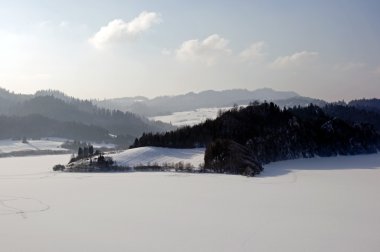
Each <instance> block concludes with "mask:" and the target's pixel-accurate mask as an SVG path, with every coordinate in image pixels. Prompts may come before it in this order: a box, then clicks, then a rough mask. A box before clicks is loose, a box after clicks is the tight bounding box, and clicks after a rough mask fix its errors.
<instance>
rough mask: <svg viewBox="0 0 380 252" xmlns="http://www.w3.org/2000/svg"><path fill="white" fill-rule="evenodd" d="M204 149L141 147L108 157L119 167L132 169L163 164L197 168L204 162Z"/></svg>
mask: <svg viewBox="0 0 380 252" xmlns="http://www.w3.org/2000/svg"><path fill="white" fill-rule="evenodd" d="M204 152H205V149H204V148H196V149H171V148H161V147H141V148H135V149H129V150H126V151H123V152H120V153H117V154H112V155H110V156H111V157H112V158H113V160H114V161H116V163H117V164H118V165H120V166H128V167H134V166H137V165H144V166H146V165H152V164H158V165H162V164H164V163H170V164H171V163H178V162H183V163H185V164H187V163H190V164H192V165H193V166H194V167H198V166H199V165H200V164H202V163H203V162H204Z"/></svg>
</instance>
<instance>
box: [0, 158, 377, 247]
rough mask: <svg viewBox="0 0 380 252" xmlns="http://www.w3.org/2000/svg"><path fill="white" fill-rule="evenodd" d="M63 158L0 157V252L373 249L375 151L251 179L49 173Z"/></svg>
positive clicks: (297, 164)
mask: <svg viewBox="0 0 380 252" xmlns="http://www.w3.org/2000/svg"><path fill="white" fill-rule="evenodd" d="M68 159H69V156H68V155H60V156H40V157H19V158H1V159H0V244H1V247H0V248H1V251H5V252H7V251H18V252H23V251H25V252H26V251H28V252H52V251H54V252H61V251H62V252H63V251H65V252H67V251H92V252H96V251H99V252H100V251H101V252H104V251H112V252H118V251H120V252H121V251H123V252H124V251H165V252H171V251H173V252H178V251H189V252H190V251H191V252H194V251H215V252H221V251H249V252H251V251H266V252H267V251H291V252H297V251H299V252H305V251H342V252H348V251H355V252H356V251H376V252H377V251H380V239H379V237H380V200H379V195H380V155H379V154H375V155H363V156H355V157H334V158H314V159H308V160H302V159H301V160H295V161H285V162H277V163H273V164H270V165H267V166H265V171H264V173H263V174H262V175H261V176H260V177H257V178H246V177H243V176H233V175H212V174H179V173H115V174H107V173H106V174H90V173H87V174H78V173H76V174H73V173H53V172H52V171H51V168H52V166H53V165H54V164H57V163H66V162H67V161H68Z"/></svg>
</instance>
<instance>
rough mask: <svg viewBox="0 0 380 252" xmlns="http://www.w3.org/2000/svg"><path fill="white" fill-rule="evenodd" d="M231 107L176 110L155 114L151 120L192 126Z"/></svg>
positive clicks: (178, 125) (212, 117)
mask: <svg viewBox="0 0 380 252" xmlns="http://www.w3.org/2000/svg"><path fill="white" fill-rule="evenodd" d="M227 109H231V107H223V108H200V109H196V110H191V111H183V112H174V113H172V114H170V115H163V116H153V117H150V118H149V119H150V120H154V121H161V122H165V123H171V124H172V125H174V126H177V127H181V126H186V125H189V126H192V125H196V124H199V123H202V122H204V121H206V119H215V118H216V117H217V115H218V111H219V110H222V111H223V110H227Z"/></svg>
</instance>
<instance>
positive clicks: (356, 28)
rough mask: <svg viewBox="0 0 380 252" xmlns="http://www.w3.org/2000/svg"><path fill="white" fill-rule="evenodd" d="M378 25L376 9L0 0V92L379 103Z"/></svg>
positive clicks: (323, 4) (376, 5) (327, 4)
mask: <svg viewBox="0 0 380 252" xmlns="http://www.w3.org/2000/svg"><path fill="white" fill-rule="evenodd" d="M378 13H380V2H379V1H377V0H374V1H372V0H361V1H360V0H356V1H353V0H344V1H343V0H334V1H331V0H329V1H327V0H319V1H317V0H316V1H309V0H302V1H301V0H292V1H291V0H282V1H272V0H266V1H264V0H263V1H260V0H257V1H256V0H251V1H248V0H247V1H245V0H240V1H238V0H237V1H227V0H219V1H216V0H215V1H198V0H193V1H174V0H166V1H162V0H155V1H144V0H141V1H127V0H124V1H112V0H108V1H86V0H85V1H81V0H76V1H73V0H66V1H54V0H50V1H47V0H46V1H43V0H40V1H38V0H28V1H25V0H24V1H18V0H12V1H3V0H0V87H2V88H6V89H8V90H11V91H14V92H16V93H34V92H35V91H37V90H41V89H56V90H60V91H63V92H65V93H67V94H68V95H71V96H75V97H79V98H98V99H103V98H114V97H130V96H137V95H143V96H147V97H155V96H160V95H176V94H183V93H187V92H199V91H202V90H208V89H214V90H225V89H234V88H245V89H249V90H255V89H258V88H264V87H267V88H273V89H275V90H284V91H295V92H297V93H299V94H301V95H304V96H309V97H315V98H321V99H325V100H328V101H336V100H351V99H354V98H363V97H366V98H373V97H377V98H380V43H379V41H380V28H379V27H380V15H379V14H378Z"/></svg>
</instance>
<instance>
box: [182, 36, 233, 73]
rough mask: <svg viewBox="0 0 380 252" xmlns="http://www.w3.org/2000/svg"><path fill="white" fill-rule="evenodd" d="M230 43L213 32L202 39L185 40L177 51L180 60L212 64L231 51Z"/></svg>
mask: <svg viewBox="0 0 380 252" xmlns="http://www.w3.org/2000/svg"><path fill="white" fill-rule="evenodd" d="M228 43H229V42H228V40H226V39H224V38H222V37H220V36H219V35H218V34H213V35H210V36H208V37H207V38H205V39H204V40H202V41H199V40H198V39H193V40H188V41H185V42H183V43H182V45H181V46H180V47H179V48H178V49H177V50H176V52H175V53H176V57H177V59H178V60H180V61H198V62H202V63H205V64H206V65H208V66H211V65H214V64H215V63H216V61H217V60H218V59H219V58H220V57H222V56H225V55H229V54H230V53H231V50H230V49H229V48H228Z"/></svg>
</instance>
